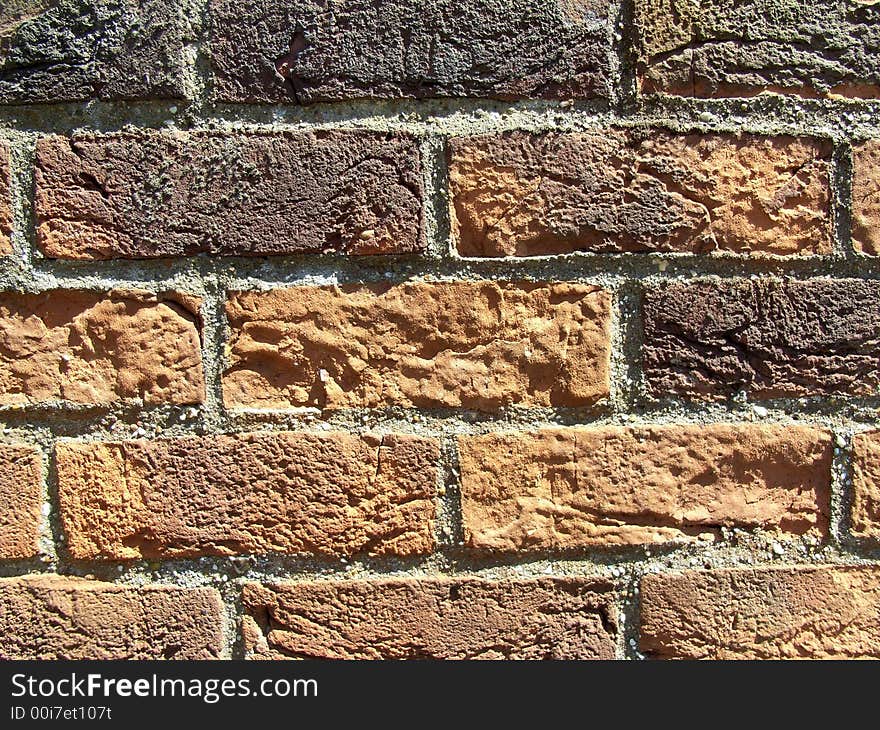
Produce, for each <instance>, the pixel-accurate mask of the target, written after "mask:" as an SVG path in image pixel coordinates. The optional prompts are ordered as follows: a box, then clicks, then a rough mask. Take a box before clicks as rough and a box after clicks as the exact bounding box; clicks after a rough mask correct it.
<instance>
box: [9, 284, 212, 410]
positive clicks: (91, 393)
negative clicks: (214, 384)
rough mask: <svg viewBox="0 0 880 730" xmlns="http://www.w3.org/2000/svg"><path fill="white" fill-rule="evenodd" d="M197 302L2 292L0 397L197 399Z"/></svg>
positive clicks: (200, 390)
mask: <svg viewBox="0 0 880 730" xmlns="http://www.w3.org/2000/svg"><path fill="white" fill-rule="evenodd" d="M199 306H200V303H199V301H198V300H197V299H195V298H193V297H188V296H184V295H177V294H165V295H154V294H149V293H147V292H138V291H111V292H108V293H103V292H92V291H84V290H65V289H59V290H54V291H50V292H46V293H44V294H17V293H12V292H7V293H3V294H0V405H11V404H27V403H40V402H45V401H53V400H66V401H71V402H74V403H87V404H97V405H104V404H108V403H113V402H115V401H119V400H123V399H131V398H140V399H142V400H143V401H144V402H145V403H201V402H202V399H203V395H204V382H203V374H202V360H201V345H200V339H199V338H200V324H199V315H198V314H197V312H198V310H199Z"/></svg>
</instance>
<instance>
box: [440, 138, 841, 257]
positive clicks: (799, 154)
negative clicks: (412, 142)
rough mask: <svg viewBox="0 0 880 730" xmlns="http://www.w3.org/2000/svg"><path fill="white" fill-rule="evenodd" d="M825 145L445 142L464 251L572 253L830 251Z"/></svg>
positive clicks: (769, 141)
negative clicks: (447, 143)
mask: <svg viewBox="0 0 880 730" xmlns="http://www.w3.org/2000/svg"><path fill="white" fill-rule="evenodd" d="M830 159H831V145H830V144H829V143H827V142H824V141H819V140H814V139H807V138H795V137H757V136H753V135H745V134H741V135H732V134H720V135H719V134H705V135H699V134H694V135H673V134H668V133H664V132H657V131H649V132H645V131H615V130H608V131H598V132H589V133H572V134H560V133H549V134H528V133H525V132H509V133H506V134H501V135H487V136H482V137H470V138H460V139H453V140H452V141H451V142H450V145H449V162H450V174H449V179H450V188H451V201H450V209H451V218H452V221H453V235H454V237H455V239H456V243H457V247H458V251H459V253H461V254H462V255H464V256H536V255H548V254H560V253H569V252H572V251H604V252H609V251H680V252H692V253H703V252H707V251H712V250H719V251H735V252H738V253H756V254H779V255H789V254H827V253H830V252H831V212H830V192H829V183H828V168H829V164H830Z"/></svg>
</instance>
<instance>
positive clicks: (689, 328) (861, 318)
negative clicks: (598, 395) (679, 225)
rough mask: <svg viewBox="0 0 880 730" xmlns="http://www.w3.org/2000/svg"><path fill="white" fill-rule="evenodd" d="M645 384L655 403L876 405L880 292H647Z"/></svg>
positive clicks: (867, 285)
mask: <svg viewBox="0 0 880 730" xmlns="http://www.w3.org/2000/svg"><path fill="white" fill-rule="evenodd" d="M644 321H645V338H644V339H645V341H644V346H643V353H644V355H643V356H644V371H645V381H646V384H647V387H648V390H649V392H650V393H651V394H652V395H653V396H655V397H664V396H668V395H671V394H681V395H687V396H695V397H701V398H713V399H720V398H724V397H728V396H732V395H734V394H735V393H737V392H739V391H745V392H747V393H748V394H749V396H750V397H754V398H778V397H786V396H809V395H831V394H835V393H849V394H852V395H872V394H876V393H877V388H878V385H880V283H878V282H876V281H862V280H853V279H842V280H836V281H831V280H827V279H813V280H809V281H793V280H777V279H769V278H767V279H748V280H745V279H734V280H728V281H699V282H688V283H677V284H671V285H669V286H665V287H660V288H654V289H650V290H649V291H648V292H647V293H646V296H645V302H644Z"/></svg>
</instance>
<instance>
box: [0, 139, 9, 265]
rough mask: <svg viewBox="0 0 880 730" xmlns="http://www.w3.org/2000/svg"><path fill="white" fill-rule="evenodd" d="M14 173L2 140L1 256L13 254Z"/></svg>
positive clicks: (0, 165) (0, 193) (0, 159)
mask: <svg viewBox="0 0 880 730" xmlns="http://www.w3.org/2000/svg"><path fill="white" fill-rule="evenodd" d="M11 175H12V173H11V170H10V167H9V148H8V147H7V146H6V143H5V142H4V141H3V140H2V139H0V255H3V254H8V253H12V177H11Z"/></svg>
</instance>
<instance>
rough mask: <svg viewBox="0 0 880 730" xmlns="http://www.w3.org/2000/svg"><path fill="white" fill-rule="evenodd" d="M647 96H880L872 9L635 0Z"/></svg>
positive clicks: (796, 1)
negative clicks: (657, 93)
mask: <svg viewBox="0 0 880 730" xmlns="http://www.w3.org/2000/svg"><path fill="white" fill-rule="evenodd" d="M635 15H636V25H637V28H638V34H639V41H638V43H637V46H638V53H639V56H640V58H639V61H640V63H639V77H640V82H641V87H642V90H643V91H662V92H667V93H671V94H680V95H684V96H698V97H711V96H752V95H754V94H759V93H761V92H762V91H773V92H779V93H786V94H798V95H803V96H819V95H826V94H839V95H843V96H861V97H871V98H876V97H878V96H880V7H878V6H877V4H876V3H875V2H873V0H814V1H813V2H803V1H802V0H703V1H702V2H692V0H636V8H635Z"/></svg>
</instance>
